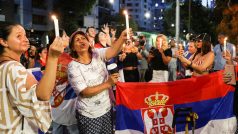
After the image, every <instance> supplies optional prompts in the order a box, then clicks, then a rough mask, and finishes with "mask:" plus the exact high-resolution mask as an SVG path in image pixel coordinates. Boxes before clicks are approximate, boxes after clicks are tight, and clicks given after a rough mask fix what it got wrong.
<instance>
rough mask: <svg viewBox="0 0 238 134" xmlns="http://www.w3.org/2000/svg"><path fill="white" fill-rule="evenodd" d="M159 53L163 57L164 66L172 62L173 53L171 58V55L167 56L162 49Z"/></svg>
mask: <svg viewBox="0 0 238 134" xmlns="http://www.w3.org/2000/svg"><path fill="white" fill-rule="evenodd" d="M159 51H160V53H161V55H162V60H163V62H164V64H165V65H168V64H169V62H170V60H171V59H172V53H171V56H170V55H168V56H166V55H165V53H164V52H165V51H163V50H162V49H159Z"/></svg>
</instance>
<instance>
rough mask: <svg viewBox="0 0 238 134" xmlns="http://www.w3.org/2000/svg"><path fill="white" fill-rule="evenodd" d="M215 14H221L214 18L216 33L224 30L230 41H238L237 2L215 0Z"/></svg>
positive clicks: (235, 42)
mask: <svg viewBox="0 0 238 134" xmlns="http://www.w3.org/2000/svg"><path fill="white" fill-rule="evenodd" d="M214 14H215V15H216V16H221V17H219V18H218V19H216V20H215V21H216V23H217V28H216V31H217V33H219V32H224V33H226V34H227V35H228V37H229V38H228V39H229V40H230V42H232V43H234V44H237V43H238V2H233V3H232V2H231V1H230V2H229V0H225V1H216V8H215V10H214Z"/></svg>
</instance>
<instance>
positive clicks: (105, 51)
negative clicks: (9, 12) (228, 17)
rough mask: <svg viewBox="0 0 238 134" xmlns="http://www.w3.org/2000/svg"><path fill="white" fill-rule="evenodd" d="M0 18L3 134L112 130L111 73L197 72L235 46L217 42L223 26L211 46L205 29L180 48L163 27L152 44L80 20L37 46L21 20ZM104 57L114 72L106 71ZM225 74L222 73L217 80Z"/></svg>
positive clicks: (221, 63) (228, 57)
mask: <svg viewBox="0 0 238 134" xmlns="http://www.w3.org/2000/svg"><path fill="white" fill-rule="evenodd" d="M0 25H1V29H0V44H1V45H0V72H1V77H0V80H1V83H0V89H1V91H0V96H1V100H2V101H1V104H3V105H1V109H8V111H6V110H1V111H0V116H1V118H2V119H3V120H0V132H3V133H13V134H15V133H18V132H20V131H24V132H27V133H29V132H31V133H37V132H38V131H39V129H40V130H41V131H43V132H44V133H46V132H47V131H48V132H49V131H52V133H54V134H63V133H65V131H67V133H69V134H78V133H80V134H81V133H82V134H87V133H95V134H99V133H113V131H114V128H113V127H114V125H113V124H114V121H113V105H114V103H115V96H114V94H113V91H112V90H113V89H114V88H113V86H114V85H115V84H116V83H117V82H118V80H120V81H121V82H157V83H159V82H168V81H175V80H178V79H186V78H189V77H199V76H201V75H206V74H209V73H212V72H215V71H219V70H223V69H224V67H225V65H226V64H235V63H234V59H235V60H236V58H235V57H236V51H235V46H234V45H233V44H231V43H226V44H224V42H225V41H224V39H225V38H226V37H227V36H226V34H225V33H220V34H219V35H218V41H219V44H217V45H215V47H213V45H212V42H211V37H210V36H209V35H208V34H206V33H205V34H198V35H197V36H191V37H190V39H189V40H188V45H187V46H188V47H187V49H188V51H185V50H186V48H185V46H184V45H182V44H181V43H180V42H176V41H175V40H174V39H168V38H167V36H166V35H164V34H158V35H157V37H156V42H155V44H149V43H148V40H147V38H146V36H145V35H139V36H138V37H137V38H135V37H134V36H133V32H132V30H131V29H130V39H128V38H127V33H128V31H127V30H124V31H122V32H121V33H120V36H119V37H117V38H116V29H115V28H110V27H109V26H108V25H107V24H106V25H103V27H102V28H100V29H99V30H98V32H97V29H96V28H94V27H88V28H87V30H86V31H85V32H84V31H79V30H76V31H75V32H74V33H73V34H71V35H70V37H69V36H68V35H67V34H66V32H65V31H64V30H63V29H61V30H60V37H56V36H55V34H54V31H49V32H48V35H49V44H45V45H43V46H42V47H40V48H37V47H36V46H34V45H31V44H30V42H29V40H28V38H27V37H26V32H25V30H24V28H23V27H22V26H21V25H19V24H15V23H8V22H1V24H0ZM224 45H226V46H225V47H224ZM148 46H150V47H148ZM66 48H67V50H69V52H67V51H64V50H65V49H66ZM62 59H63V60H62ZM66 59H67V60H66ZM112 63H116V64H117V66H118V69H119V70H120V71H119V72H120V73H113V74H109V73H108V70H107V65H110V64H112ZM36 67H38V68H40V70H41V72H42V74H43V75H42V76H41V78H39V79H36V78H35V77H34V75H33V74H32V73H30V72H29V71H28V70H27V69H31V68H36ZM62 68H64V69H63V70H62ZM122 78H123V79H122ZM230 79H231V78H230V77H229V76H228V75H224V81H225V82H229V81H230ZM69 86H70V88H68V87H69ZM71 90H72V92H69V91H71ZM61 95H62V96H61ZM68 96H71V98H70V99H66V100H67V101H65V100H64V99H65V98H66V97H68ZM64 97H65V98H64ZM50 100H51V101H50ZM63 101H64V102H63ZM59 107H60V108H59ZM3 111H5V112H3ZM52 111H53V113H51V112H52ZM51 116H52V117H51ZM51 119H52V120H53V121H51ZM50 126H51V127H50Z"/></svg>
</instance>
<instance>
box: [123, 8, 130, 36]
mask: <svg viewBox="0 0 238 134" xmlns="http://www.w3.org/2000/svg"><path fill="white" fill-rule="evenodd" d="M124 14H125V17H126V32H127V39H128V40H129V39H130V34H129V16H128V13H127V11H126V10H125V11H124Z"/></svg>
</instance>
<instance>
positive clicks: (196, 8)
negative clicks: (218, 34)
mask: <svg viewBox="0 0 238 134" xmlns="http://www.w3.org/2000/svg"><path fill="white" fill-rule="evenodd" d="M175 10H176V2H175V1H171V2H170V3H169V5H168V8H167V9H166V10H165V15H164V16H165V17H164V18H165V23H164V29H165V31H164V33H165V34H166V35H169V36H174V35H175V27H171V24H175V17H176V13H175ZM210 16H211V10H210V9H208V8H206V7H204V6H203V5H202V4H201V1H200V0H196V1H194V0H191V17H190V31H188V30H189V29H188V27H189V0H185V1H184V3H180V37H182V38H185V34H187V33H188V32H190V33H195V34H200V33H208V34H210V35H212V36H213V35H214V33H213V32H212V31H213V29H214V25H213V22H212V21H211V19H210ZM184 31H185V32H184Z"/></svg>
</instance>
